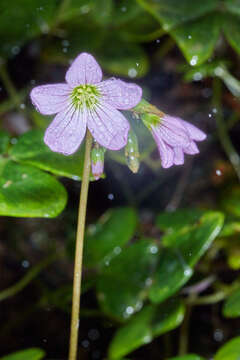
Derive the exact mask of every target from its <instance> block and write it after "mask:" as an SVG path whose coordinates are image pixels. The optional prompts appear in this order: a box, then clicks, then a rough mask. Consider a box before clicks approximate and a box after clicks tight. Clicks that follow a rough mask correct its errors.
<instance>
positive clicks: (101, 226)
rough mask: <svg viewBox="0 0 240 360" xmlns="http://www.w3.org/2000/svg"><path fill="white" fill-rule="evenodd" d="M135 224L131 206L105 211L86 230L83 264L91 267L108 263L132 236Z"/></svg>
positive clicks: (135, 219) (134, 212)
mask: <svg viewBox="0 0 240 360" xmlns="http://www.w3.org/2000/svg"><path fill="white" fill-rule="evenodd" d="M123 224H124V226H123ZM136 226H137V214H136V211H135V210H134V209H133V208H128V207H122V208H116V209H111V210H109V211H107V212H106V213H105V214H104V215H103V216H102V217H101V218H100V220H99V221H98V223H97V224H96V225H93V226H90V227H89V228H88V230H87V232H86V237H85V245H84V265H85V266H88V267H91V266H97V265H105V264H109V262H110V261H111V260H112V259H113V258H114V257H115V256H116V255H118V254H119V253H120V252H121V251H122V247H123V246H124V245H125V244H126V243H127V242H128V241H129V240H130V239H131V238H132V237H133V235H134V233H135V230H136Z"/></svg>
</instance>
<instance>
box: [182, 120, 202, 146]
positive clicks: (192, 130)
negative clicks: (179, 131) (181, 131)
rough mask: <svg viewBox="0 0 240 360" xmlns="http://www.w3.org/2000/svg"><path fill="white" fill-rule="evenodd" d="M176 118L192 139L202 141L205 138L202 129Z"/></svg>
mask: <svg viewBox="0 0 240 360" xmlns="http://www.w3.org/2000/svg"><path fill="white" fill-rule="evenodd" d="M178 120H179V121H180V122H181V123H182V124H183V125H184V126H185V128H186V129H187V131H188V133H189V136H190V138H191V139H192V140H196V141H203V140H205V139H206V137H207V135H206V134H205V133H204V132H203V131H202V130H200V129H198V128H197V127H196V126H194V125H192V124H190V123H188V122H187V121H185V120H182V119H180V118H178Z"/></svg>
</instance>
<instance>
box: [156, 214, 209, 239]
mask: <svg viewBox="0 0 240 360" xmlns="http://www.w3.org/2000/svg"><path fill="white" fill-rule="evenodd" d="M202 213H203V211H202V210H200V209H178V210H176V211H173V212H163V213H161V214H159V215H158V217H157V219H156V225H157V226H158V227H159V229H160V230H163V231H166V232H167V233H172V232H174V231H177V230H179V229H181V228H183V227H184V226H191V225H193V224H194V223H195V222H196V221H198V220H199V218H200V216H201V215H202Z"/></svg>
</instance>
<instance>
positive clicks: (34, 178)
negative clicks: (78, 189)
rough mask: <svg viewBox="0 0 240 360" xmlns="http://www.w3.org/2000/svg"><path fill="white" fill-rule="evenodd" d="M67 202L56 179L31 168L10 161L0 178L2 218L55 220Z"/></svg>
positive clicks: (65, 195)
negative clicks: (43, 218) (17, 217)
mask: <svg viewBox="0 0 240 360" xmlns="http://www.w3.org/2000/svg"><path fill="white" fill-rule="evenodd" d="M66 201H67V193H66V190H65V188H64V187H63V186H62V184H60V183H59V182H58V181H57V180H56V179H55V178H54V177H52V176H51V175H49V174H46V173H44V172H43V171H41V170H39V169H36V168H34V167H32V166H29V165H21V164H17V163H14V162H13V161H7V162H6V164H5V166H4V167H3V168H2V173H1V177H0V215H5V216H20V217H55V216H57V215H58V214H60V213H61V211H62V210H63V209H64V207H65V205H66Z"/></svg>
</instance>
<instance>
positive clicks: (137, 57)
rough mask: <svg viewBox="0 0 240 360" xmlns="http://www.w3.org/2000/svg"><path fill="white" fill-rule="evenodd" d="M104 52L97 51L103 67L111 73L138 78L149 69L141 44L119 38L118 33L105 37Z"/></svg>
mask: <svg viewBox="0 0 240 360" xmlns="http://www.w3.org/2000/svg"><path fill="white" fill-rule="evenodd" d="M105 43H106V47H105V50H104V52H103V51H102V50H101V51H99V52H98V51H97V54H98V60H99V62H100V64H101V65H102V67H103V68H104V69H105V70H106V71H108V72H109V73H111V74H116V75H121V76H129V77H131V78H138V77H142V76H144V75H146V73H147V72H148V70H149V61H148V57H147V55H146V54H145V52H144V50H143V49H142V47H141V46H140V45H137V44H133V43H128V42H126V41H123V40H121V39H119V37H118V36H117V33H114V34H112V35H111V36H109V37H108V38H106V39H105Z"/></svg>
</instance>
